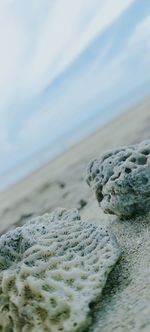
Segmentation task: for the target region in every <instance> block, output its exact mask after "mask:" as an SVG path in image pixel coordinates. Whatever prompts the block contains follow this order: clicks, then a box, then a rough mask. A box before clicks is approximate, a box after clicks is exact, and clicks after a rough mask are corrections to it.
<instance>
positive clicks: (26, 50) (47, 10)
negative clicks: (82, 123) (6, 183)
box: [0, 0, 150, 167]
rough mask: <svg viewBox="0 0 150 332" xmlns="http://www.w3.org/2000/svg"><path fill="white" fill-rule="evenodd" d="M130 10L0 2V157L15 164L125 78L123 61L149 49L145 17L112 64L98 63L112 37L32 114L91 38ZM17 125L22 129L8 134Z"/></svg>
mask: <svg viewBox="0 0 150 332" xmlns="http://www.w3.org/2000/svg"><path fill="white" fill-rule="evenodd" d="M132 3H133V0H126V1H124V0H119V1H118V0H105V1H102V0H101V1H100V0H92V1H91V0H24V1H20V0H11V1H9V0H1V1H0V47H1V52H0V146H1V148H0V149H1V151H0V156H4V157H5V154H6V151H7V152H8V151H10V152H11V153H12V154H13V153H14V160H15V153H16V154H17V158H18V155H19V153H20V154H21V151H22V150H24V151H25V148H26V153H28V152H29V151H30V152H32V151H34V150H35V148H36V144H37V146H38V144H42V142H43V144H44V142H46V139H47V135H49V137H50V135H51V134H54V133H55V132H56V130H59V129H60V127H61V126H65V121H66V119H67V120H68V123H69V121H71V120H70V119H71V117H73V116H75V114H76V116H79V114H80V111H81V109H82V110H83V108H84V107H85V105H88V103H89V102H91V101H92V100H93V101H94V100H97V98H99V100H100V98H102V99H103V98H106V96H107V95H108V98H109V93H112V92H111V91H113V89H114V87H115V86H117V84H119V82H121V81H123V80H124V79H125V76H127V73H126V70H127V64H128V59H129V58H130V57H132V55H134V53H135V54H136V52H137V50H138V49H141V47H144V49H145V47H146V48H147V50H148V49H149V40H150V39H149V37H150V31H149V27H150V24H149V23H150V19H149V18H147V19H145V20H143V22H139V24H138V25H137V26H136V28H135V30H134V31H133V34H132V35H131V36H129V38H128V39H127V42H126V43H125V44H124V46H123V48H122V50H121V51H119V53H118V54H116V55H115V57H114V58H112V59H111V58H109V60H107V61H106V62H105V61H104V60H105V57H106V58H107V56H108V54H109V52H110V50H111V48H112V47H113V45H114V39H113V36H111V38H110V39H109V40H108V42H107V43H105V45H104V47H103V48H102V49H101V52H100V54H97V53H96V52H97V50H96V51H95V57H94V58H93V60H92V61H91V62H90V63H88V62H87V65H86V66H85V67H84V66H83V67H82V68H81V69H80V71H77V72H76V70H75V71H74V73H73V76H69V75H68V76H67V77H66V79H65V80H64V84H63V85H62V86H61V87H58V90H57V91H56V94H55V95H51V96H50V98H49V100H44V102H43V104H42V106H41V105H38V103H37V107H36V109H32V106H33V108H34V105H32V102H33V101H36V98H38V97H39V96H40V93H41V95H42V91H44V89H45V87H47V85H49V84H50V83H53V82H54V80H55V78H56V77H60V76H59V75H60V74H61V73H63V71H65V70H66V69H67V68H69V66H70V65H71V64H74V61H75V59H77V58H78V57H79V56H80V55H81V54H82V52H83V51H84V50H85V51H86V49H87V47H88V46H90V43H91V42H92V41H94V38H96V37H97V36H99V35H100V34H102V33H103V31H105V29H107V28H108V27H109V26H111V25H112V23H113V22H115V21H117V18H118V17H119V15H120V14H121V13H123V12H125V10H126V9H127V8H128V7H129V5H130V4H132ZM120 33H121V32H120ZM142 45H144V46H142ZM144 53H146V52H144ZM145 56H146V55H145ZM85 62H86V59H85ZM37 100H38V99H37ZM29 101H30V102H29ZM25 104H27V107H28V105H29V106H30V109H28V108H25V106H24V105H25ZM33 104H34V103H33ZM33 111H34V112H33ZM21 117H22V121H20V120H19V119H20V118H21ZM17 121H20V123H19V125H17V126H16V127H17V129H14V127H15V125H16V124H17ZM54 124H55V125H54ZM48 130H49V132H48ZM11 131H13V134H12V133H11ZM13 135H14V136H15V139H14V136H13ZM12 136H13V137H12ZM44 140H45V141H44ZM2 150H3V151H2ZM1 167H3V166H1Z"/></svg>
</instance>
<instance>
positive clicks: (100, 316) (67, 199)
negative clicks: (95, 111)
mask: <svg viewBox="0 0 150 332" xmlns="http://www.w3.org/2000/svg"><path fill="white" fill-rule="evenodd" d="M145 139H150V98H149V97H147V98H145V99H144V100H142V101H141V102H140V103H138V104H137V105H135V106H134V107H131V108H130V109H128V110H127V111H126V112H124V113H123V114H121V115H120V116H119V117H117V118H115V119H114V120H113V121H111V122H110V123H108V124H106V125H105V126H104V127H102V128H100V129H98V130H97V131H96V132H95V133H93V134H92V135H90V136H89V137H87V138H85V139H84V140H82V141H81V142H80V143H78V144H76V145H74V146H72V147H71V148H70V149H68V150H67V151H66V152H65V153H63V154H62V155H60V156H59V157H57V158H56V159H55V160H52V161H50V162H49V163H47V164H46V165H45V166H43V167H41V168H40V169H39V170H37V171H35V172H34V173H32V174H31V175H30V176H28V177H26V178H24V179H23V180H21V181H20V182H18V183H16V184H15V185H13V186H12V187H11V188H9V189H7V190H6V191H4V192H2V193H1V194H0V233H1V234H2V233H4V232H5V231H6V230H8V229H10V228H14V227H16V226H19V225H22V224H24V222H25V221H26V220H28V219H30V218H31V217H34V216H37V215H42V214H44V213H46V212H51V211H52V210H53V209H54V208H56V207H64V208H67V209H68V208H69V209H70V208H78V209H79V211H80V214H81V216H82V217H83V220H86V221H91V222H95V223H98V224H107V225H108V227H110V229H111V231H113V233H114V234H115V235H116V237H117V240H118V243H119V244H120V246H121V249H122V252H123V254H122V258H121V259H120V261H119V262H118V263H117V266H116V267H115V269H114V270H113V271H112V272H111V274H110V276H109V279H108V282H107V285H106V287H105V289H104V292H103V297H102V299H101V301H99V303H98V304H97V305H96V307H95V309H94V311H93V314H92V315H93V316H92V317H93V324H92V325H91V327H90V328H89V331H94V332H99V331H103V332H109V331H118V332H127V331H135V332H138V331H144V332H148V331H149V329H150V321H149V317H150V306H149V301H150V291H149V281H150V278H149V275H150V273H149V266H150V264H149V233H150V225H149V223H148V221H149V218H148V219H147V218H146V217H145V218H143V217H141V218H140V217H139V218H137V220H127V221H124V222H120V221H118V220H117V218H116V217H112V216H109V215H104V213H103V212H102V211H101V209H100V208H99V207H98V203H97V201H96V199H95V196H94V194H93V192H92V190H91V189H89V187H88V185H87V184H86V182H85V170H86V167H87V163H88V161H89V160H90V159H92V158H94V157H97V156H98V155H100V154H101V153H102V152H104V151H106V150H109V149H111V148H113V147H118V146H123V145H128V144H132V143H137V142H140V141H142V140H145Z"/></svg>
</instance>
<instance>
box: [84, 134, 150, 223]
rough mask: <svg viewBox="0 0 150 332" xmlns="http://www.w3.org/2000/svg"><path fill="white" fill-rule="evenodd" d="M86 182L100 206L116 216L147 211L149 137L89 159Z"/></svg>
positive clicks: (148, 205)
mask: <svg viewBox="0 0 150 332" xmlns="http://www.w3.org/2000/svg"><path fill="white" fill-rule="evenodd" d="M87 183H88V184H89V185H90V186H91V187H92V188H93V190H94V191H95V193H96V197H97V200H98V202H99V204H100V206H101V208H102V209H103V210H104V212H106V213H110V214H116V215H118V216H119V217H126V216H132V215H134V214H138V213H147V212H149V211H150V140H147V141H144V142H142V143H140V144H136V145H130V146H128V147H123V148H120V149H116V150H112V151H110V152H108V153H105V154H103V155H102V156H100V157H99V158H97V159H95V160H93V161H91V162H90V163H89V165H88V168H87Z"/></svg>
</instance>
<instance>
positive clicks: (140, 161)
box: [137, 156, 147, 165]
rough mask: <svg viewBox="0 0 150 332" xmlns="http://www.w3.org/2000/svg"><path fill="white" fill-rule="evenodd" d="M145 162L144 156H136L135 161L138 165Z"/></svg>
mask: <svg viewBox="0 0 150 332" xmlns="http://www.w3.org/2000/svg"><path fill="white" fill-rule="evenodd" d="M146 162H147V158H146V157H145V156H140V157H138V158H137V163H138V164H139V165H145V164H146Z"/></svg>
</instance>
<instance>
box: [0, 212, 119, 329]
mask: <svg viewBox="0 0 150 332" xmlns="http://www.w3.org/2000/svg"><path fill="white" fill-rule="evenodd" d="M119 256H120V250H119V248H118V245H117V243H116V241H115V239H114V238H111V237H110V235H109V233H108V231H107V230H106V229H103V228H101V227H97V226H96V225H94V224H87V223H85V222H83V221H81V219H80V216H79V214H78V212H77V211H76V210H72V211H66V210H64V209H58V210H55V211H54V212H53V213H52V214H46V215H44V216H42V217H37V218H35V219H34V220H31V221H30V222H28V223H26V224H25V225H24V226H23V227H19V228H16V229H15V230H12V231H10V232H9V233H7V234H5V235H3V236H2V237H1V238H0V331H5V332H6V331H7V332H8V331H15V332H16V331H17V332H20V331H23V332H29V331H34V332H37V331H50V332H56V331H57V332H58V331H66V332H67V331H68V332H73V331H79V330H80V331H81V330H82V329H85V328H86V327H87V326H88V325H89V323H90V304H91V303H93V302H94V301H96V300H97V299H99V297H100V295H101V293H102V290H103V287H104V286H105V283H106V280H107V276H108V274H109V272H110V271H111V269H112V267H113V266H114V264H115V263H116V261H117V259H118V257H119Z"/></svg>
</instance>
